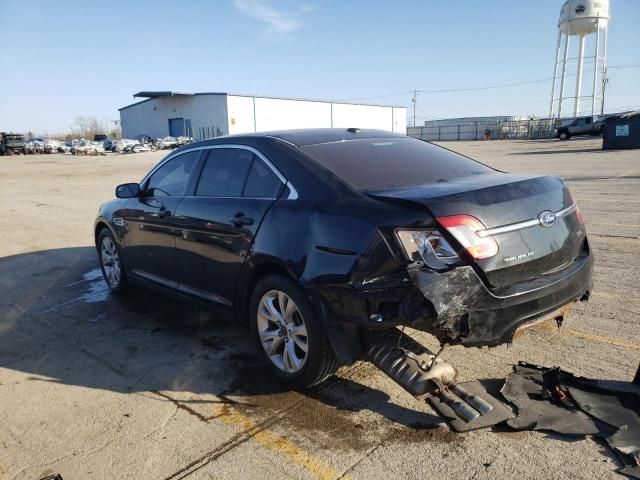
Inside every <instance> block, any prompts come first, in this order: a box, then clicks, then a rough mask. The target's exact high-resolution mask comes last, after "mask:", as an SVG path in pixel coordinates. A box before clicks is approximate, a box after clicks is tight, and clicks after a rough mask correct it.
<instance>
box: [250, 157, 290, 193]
mask: <svg viewBox="0 0 640 480" xmlns="http://www.w3.org/2000/svg"><path fill="white" fill-rule="evenodd" d="M281 185H282V182H281V181H280V179H279V178H278V177H277V176H276V175H275V174H274V173H273V172H272V171H271V169H270V168H269V167H267V166H266V165H265V164H264V162H262V161H261V160H260V159H258V158H257V157H256V158H255V159H254V161H253V164H252V165H251V170H250V171H249V178H247V184H246V185H245V187H244V195H243V196H245V197H252V198H277V196H278V192H279V190H280V186H281Z"/></svg>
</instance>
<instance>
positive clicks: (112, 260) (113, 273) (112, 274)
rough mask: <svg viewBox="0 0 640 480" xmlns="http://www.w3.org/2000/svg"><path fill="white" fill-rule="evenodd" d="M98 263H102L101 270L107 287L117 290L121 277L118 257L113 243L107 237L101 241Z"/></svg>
mask: <svg viewBox="0 0 640 480" xmlns="http://www.w3.org/2000/svg"><path fill="white" fill-rule="evenodd" d="M100 261H101V262H102V269H103V270H104V276H105V279H106V280H107V283H108V284H109V287H111V288H118V286H119V285H120V275H121V266H120V256H119V255H118V249H117V248H116V245H115V243H114V242H113V240H112V239H111V238H109V237H108V236H107V237H105V238H104V239H103V240H102V246H101V248H100Z"/></svg>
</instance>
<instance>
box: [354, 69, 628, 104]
mask: <svg viewBox="0 0 640 480" xmlns="http://www.w3.org/2000/svg"><path fill="white" fill-rule="evenodd" d="M638 67H640V64H637V63H632V64H628V65H611V66H608V67H607V70H616V69H625V68H638ZM583 73H589V72H583ZM576 75H577V73H572V74H567V75H565V77H572V76H576ZM551 81H553V77H549V78H541V79H538V80H529V81H524V82H513V83H503V84H499V85H486V86H483V87H464V88H441V89H424V90H408V91H406V92H399V93H389V94H385V95H378V96H374V97H360V98H350V99H346V100H342V101H359V100H374V99H377V98H388V97H398V96H400V95H408V94H413V93H414V92H417V93H447V92H474V91H479V90H491V89H496V88H508V87H520V86H523V85H533V84H537V83H545V82H551Z"/></svg>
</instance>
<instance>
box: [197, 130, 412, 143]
mask: <svg viewBox="0 0 640 480" xmlns="http://www.w3.org/2000/svg"><path fill="white" fill-rule="evenodd" d="M398 137H405V135H401V134H399V133H392V132H389V131H387V130H375V129H369V128H304V129H298V130H274V131H269V132H256V133H244V134H238V135H227V136H224V137H216V138H212V139H208V140H202V141H200V142H196V143H195V144H194V143H191V144H189V146H194V145H196V144H197V145H198V146H200V145H202V146H203V145H209V144H219V143H223V142H224V141H225V140H227V139H228V140H234V141H241V140H242V139H259V138H277V139H280V140H283V141H285V142H287V143H289V144H291V145H293V146H296V147H306V146H309V145H319V144H322V143H332V142H343V141H349V140H361V139H367V138H398Z"/></svg>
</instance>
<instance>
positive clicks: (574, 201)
mask: <svg viewBox="0 0 640 480" xmlns="http://www.w3.org/2000/svg"><path fill="white" fill-rule="evenodd" d="M569 197H570V198H571V202H572V203H573V204H574V205H575V206H576V218H577V219H578V222H580V225H584V217H583V216H582V212H581V211H580V207H578V202H576V199H575V198H574V197H573V193H571V192H569Z"/></svg>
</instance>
